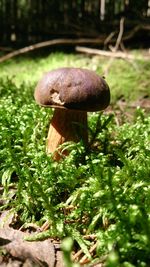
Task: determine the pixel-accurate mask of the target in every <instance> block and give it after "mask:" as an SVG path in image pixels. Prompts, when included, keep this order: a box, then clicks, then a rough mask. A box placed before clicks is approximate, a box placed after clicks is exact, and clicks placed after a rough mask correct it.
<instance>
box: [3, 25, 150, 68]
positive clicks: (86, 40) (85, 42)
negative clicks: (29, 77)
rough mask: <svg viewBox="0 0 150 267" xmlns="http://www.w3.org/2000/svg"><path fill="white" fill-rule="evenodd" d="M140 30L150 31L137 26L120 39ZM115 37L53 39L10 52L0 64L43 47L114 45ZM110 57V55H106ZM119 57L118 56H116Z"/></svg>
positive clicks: (147, 28) (124, 39)
mask: <svg viewBox="0 0 150 267" xmlns="http://www.w3.org/2000/svg"><path fill="white" fill-rule="evenodd" d="M140 30H150V26H149V25H137V26H135V27H134V28H133V29H132V30H131V31H130V32H128V33H127V34H125V35H124V36H123V38H122V40H123V41H127V40H129V39H131V38H133V37H134V35H135V34H136V33H137V32H138V31H140ZM114 35H115V32H114V33H112V34H110V35H109V36H108V38H106V36H99V37H98V38H79V39H70V38H69V39H54V40H48V41H44V42H40V43H36V44H33V45H29V46H26V47H23V48H21V49H18V50H15V51H12V52H10V53H8V54H6V55H4V56H2V57H0V63H1V62H3V61H6V60H8V59H10V58H13V57H15V56H18V55H21V54H25V53H28V52H30V51H33V50H37V49H40V48H43V47H48V46H55V45H67V44H69V45H92V44H93V45H100V44H108V43H109V42H110V41H111V43H116V38H115V37H113V36H114ZM107 56H110V55H107ZM117 57H120V56H117Z"/></svg>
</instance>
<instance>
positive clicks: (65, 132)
mask: <svg viewBox="0 0 150 267" xmlns="http://www.w3.org/2000/svg"><path fill="white" fill-rule="evenodd" d="M81 139H82V140H83V142H84V143H85V144H87V143H88V132H87V112H86V111H76V110H68V109H58V108H56V109H55V110H54V115H53V118H52V121H51V124H50V127H49V131H48V137H47V153H48V154H49V153H54V155H53V157H54V159H55V160H59V159H60V158H61V155H60V153H59V152H57V151H56V149H57V148H58V147H59V146H60V145H61V144H63V143H64V142H67V141H73V142H79V141H80V140H81ZM59 151H61V149H60V150H59ZM62 154H63V155H67V154H68V152H67V151H66V150H63V152H62Z"/></svg>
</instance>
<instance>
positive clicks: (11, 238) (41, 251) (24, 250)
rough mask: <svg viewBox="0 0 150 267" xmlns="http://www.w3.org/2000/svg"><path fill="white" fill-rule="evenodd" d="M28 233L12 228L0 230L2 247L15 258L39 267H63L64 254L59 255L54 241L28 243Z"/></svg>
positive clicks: (0, 245) (0, 244)
mask: <svg viewBox="0 0 150 267" xmlns="http://www.w3.org/2000/svg"><path fill="white" fill-rule="evenodd" d="M25 236H27V233H24V232H22V231H20V230H14V229H12V228H10V227H7V228H6V227H5V228H3V229H0V247H3V248H5V250H6V251H7V252H9V253H10V254H11V255H12V256H13V257H14V258H17V259H20V260H22V261H26V260H27V259H29V260H31V261H33V262H34V264H38V266H48V267H54V266H56V267H63V266H64V265H63V260H62V253H61V252H60V251H59V253H57V251H56V248H55V245H54V244H53V242H52V240H51V239H50V238H49V239H46V240H44V241H32V242H29V241H26V240H24V237H25ZM33 266H34V265H33Z"/></svg>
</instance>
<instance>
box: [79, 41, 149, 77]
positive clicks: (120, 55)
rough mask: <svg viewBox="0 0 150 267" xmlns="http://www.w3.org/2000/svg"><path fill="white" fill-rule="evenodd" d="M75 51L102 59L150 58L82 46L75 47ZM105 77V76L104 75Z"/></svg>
mask: <svg viewBox="0 0 150 267" xmlns="http://www.w3.org/2000/svg"><path fill="white" fill-rule="evenodd" d="M75 50H76V51H78V52H82V53H87V54H93V55H99V56H104V57H113V58H122V59H132V60H135V59H144V60H149V59H150V56H149V55H147V56H144V55H143V56H134V55H132V54H130V53H125V52H121V51H117V52H115V53H114V52H111V51H104V50H100V49H95V48H88V47H84V46H82V47H81V46H76V48H75ZM104 76H105V75H104Z"/></svg>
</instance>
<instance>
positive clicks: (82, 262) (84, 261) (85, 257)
mask: <svg viewBox="0 0 150 267" xmlns="http://www.w3.org/2000/svg"><path fill="white" fill-rule="evenodd" d="M96 247H97V243H95V244H94V245H93V246H92V247H91V248H90V250H89V252H90V254H92V253H93V252H94V250H95V249H96ZM89 262H90V259H89V258H87V256H86V255H84V256H83V257H82V258H81V260H80V262H79V263H80V264H81V265H83V264H86V263H89Z"/></svg>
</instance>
